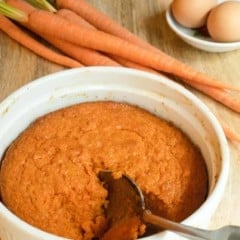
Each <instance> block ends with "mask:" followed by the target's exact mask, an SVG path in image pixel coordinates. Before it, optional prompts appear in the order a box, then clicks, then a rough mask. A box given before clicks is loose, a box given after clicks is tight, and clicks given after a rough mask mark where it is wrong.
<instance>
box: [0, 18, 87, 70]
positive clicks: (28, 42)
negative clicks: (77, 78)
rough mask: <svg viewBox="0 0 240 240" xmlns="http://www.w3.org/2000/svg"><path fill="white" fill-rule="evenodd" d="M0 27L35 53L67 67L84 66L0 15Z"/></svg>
mask: <svg viewBox="0 0 240 240" xmlns="http://www.w3.org/2000/svg"><path fill="white" fill-rule="evenodd" d="M0 29H1V30H2V31H3V32H5V33H6V34H7V35H8V36H9V37H11V38H12V39H14V40H15V41H17V42H18V43H19V44H21V45H23V46H24V47H26V48H28V49H29V50H31V51H32V52H34V53H35V54H37V55H39V56H41V57H43V58H45V59H47V60H49V61H51V62H54V63H57V64H60V65H63V66H66V67H81V66H83V65H82V64H80V63H79V62H77V61H75V60H73V59H71V58H68V57H65V56H63V55H61V54H58V53H56V52H54V51H53V50H51V49H49V48H47V47H46V46H44V45H42V44H41V43H39V42H38V41H36V40H35V39H34V38H32V37H30V36H29V35H28V34H27V33H25V32H24V31H23V30H21V29H20V28H19V27H17V26H16V25H15V24H14V23H12V22H11V21H10V20H9V19H8V18H6V17H4V16H3V15H0Z"/></svg>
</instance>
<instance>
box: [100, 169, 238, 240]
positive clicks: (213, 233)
mask: <svg viewBox="0 0 240 240" xmlns="http://www.w3.org/2000/svg"><path fill="white" fill-rule="evenodd" d="M99 178H100V180H101V181H103V182H104V183H105V185H106V188H107V189H108V200H109V205H108V207H107V209H106V211H107V212H106V214H107V217H108V218H109V219H111V222H112V224H114V223H117V222H118V221H119V220H121V219H123V218H126V217H127V216H126V215H132V214H133V212H135V214H136V215H139V216H141V218H142V220H143V221H144V222H145V223H150V224H153V225H156V226H158V227H160V228H162V229H166V230H170V231H173V232H176V233H178V234H181V235H184V236H185V237H187V238H189V239H206V240H221V239H224V240H240V227H237V226H225V227H222V228H220V229H217V230H203V229H199V228H195V227H190V226H187V225H184V224H180V223H177V222H173V221H170V220H167V219H165V218H162V217H160V216H156V215H154V214H152V213H151V212H150V211H149V210H147V209H146V205H145V199H144V195H143V193H142V191H141V189H140V188H139V186H138V185H137V184H136V182H135V181H134V180H133V179H131V178H130V177H129V176H127V175H124V174H123V175H122V177H121V178H117V179H116V178H114V177H113V172H112V171H108V170H104V171H100V173H99Z"/></svg>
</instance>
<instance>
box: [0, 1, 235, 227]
mask: <svg viewBox="0 0 240 240" xmlns="http://www.w3.org/2000/svg"><path fill="white" fill-rule="evenodd" d="M89 1H90V2H91V3H93V4H94V5H95V6H96V7H97V8H99V9H100V10H102V11H103V12H105V13H107V14H108V15H109V16H111V17H112V18H113V19H115V20H116V21H118V22H119V23H121V24H122V25H123V26H125V27H126V28H128V29H129V30H131V31H132V32H134V33H135V34H137V35H139V36H140V37H142V38H144V39H146V40H147V41H148V42H150V43H151V44H153V45H155V46H156V47H158V48H160V49H162V50H163V51H164V52H166V53H168V54H169V55H171V56H174V57H176V58H177V59H180V60H182V61H184V62H186V63H188V64H190V65H192V66H194V67H195V68H196V69H198V70H200V71H202V72H205V73H207V74H208V75H210V76H212V77H214V78H216V79H218V81H221V82H226V83H230V84H232V85H235V86H238V87H240V68H239V65H240V50H237V51H233V52H228V53H221V54H220V53H207V52H203V51H200V50H197V49H195V48H193V47H191V46H189V45H187V44H186V43H184V42H183V41H182V40H180V39H179V38H178V37H177V36H176V35H175V34H174V33H173V32H172V31H171V30H170V28H169V27H168V25H167V23H166V20H165V10H166V9H167V8H168V7H169V4H170V2H171V1H169V0H147V1H146V0H121V1H119V0H89ZM62 69H63V68H62V67H60V66H58V65H55V64H52V63H50V62H48V61H46V60H44V59H42V58H40V57H37V56H36V55H35V54H33V53H32V52H30V51H29V50H27V49H25V48H23V47H22V46H20V45H19V44H17V43H16V42H14V41H12V40H11V39H9V37H7V36H6V35H5V34H4V33H2V32H0V101H2V100H3V99H4V98H5V97H7V96H8V95H9V94H10V93H12V92H13V91H14V90H16V89H18V88H19V87H20V86H22V85H24V84H26V83H28V82H30V81H33V80H34V79H36V78H38V77H41V76H44V75H47V74H49V73H53V72H57V71H60V70H62ZM190 90H191V91H193V92H194V93H195V94H196V95H197V96H199V97H200V98H201V99H202V100H203V101H204V102H205V103H206V104H207V105H208V106H209V107H210V109H211V110H212V111H213V112H214V114H215V115H216V116H217V117H219V118H221V119H223V120H225V121H226V122H227V123H228V124H229V126H231V128H232V129H234V130H235V131H237V132H240V114H237V113H234V112H233V111H231V110H229V109H227V108H225V107H223V106H222V105H220V104H218V103H216V102H215V101H213V100H211V99H209V98H208V97H206V96H204V95H202V94H200V93H199V92H197V91H194V90H193V89H190ZM229 145H230V150H231V169H230V177H229V181H228V185H227V189H226V192H225V196H224V198H223V200H222V201H221V204H220V206H219V207H218V210H217V212H216V214H215V215H214V217H213V218H212V221H211V227H219V226H222V225H225V224H236V225H240V207H239V200H240V187H239V183H240V147H239V145H240V144H232V143H229Z"/></svg>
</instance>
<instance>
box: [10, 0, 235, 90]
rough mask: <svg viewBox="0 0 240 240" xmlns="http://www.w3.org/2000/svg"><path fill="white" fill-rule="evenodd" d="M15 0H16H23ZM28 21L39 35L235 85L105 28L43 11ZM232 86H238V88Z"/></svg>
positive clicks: (209, 81) (198, 78) (184, 75)
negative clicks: (136, 43) (216, 78)
mask: <svg viewBox="0 0 240 240" xmlns="http://www.w3.org/2000/svg"><path fill="white" fill-rule="evenodd" d="M13 2H15V3H16V2H19V1H13ZM15 7H17V8H20V9H21V6H16V5H15ZM21 10H22V9H21ZM28 24H29V26H30V27H31V28H32V29H34V30H35V31H36V32H37V33H38V34H46V35H50V34H51V35H52V36H53V37H56V38H60V39H62V40H65V41H69V42H72V43H75V44H79V45H81V46H83V47H87V48H91V49H95V50H99V51H103V52H106V53H110V54H114V55H116V56H120V57H123V58H125V59H127V60H130V61H132V62H136V63H138V64H141V65H145V66H147V67H150V68H153V69H156V70H159V71H163V72H166V73H171V74H174V75H176V76H178V77H181V78H184V79H185V80H188V81H189V82H195V83H200V84H205V85H208V86H213V87H216V88H231V86H228V85H226V84H224V83H220V82H217V81H215V80H213V79H211V78H209V77H208V76H206V75H204V74H202V73H200V72H197V71H196V70H194V69H193V68H191V67H190V66H188V65H186V64H184V63H182V62H180V61H177V60H176V59H174V58H172V57H170V56H168V55H163V54H160V53H156V52H151V51H147V50H145V49H143V48H141V47H138V46H135V45H133V44H131V43H129V42H127V41H124V40H122V39H120V38H117V37H114V36H112V35H109V34H107V33H104V32H101V31H96V30H92V29H87V28H82V27H80V26H78V25H76V24H72V23H71V22H68V21H67V20H65V19H62V18H60V17H59V16H56V15H54V14H52V13H49V12H46V11H43V10H35V11H32V12H31V13H29V22H28ZM232 88H234V89H236V88H235V87H232ZM238 90H239V89H238Z"/></svg>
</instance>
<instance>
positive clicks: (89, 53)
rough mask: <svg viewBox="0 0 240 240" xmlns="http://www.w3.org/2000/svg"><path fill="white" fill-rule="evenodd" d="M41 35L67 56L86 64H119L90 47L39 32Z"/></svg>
mask: <svg viewBox="0 0 240 240" xmlns="http://www.w3.org/2000/svg"><path fill="white" fill-rule="evenodd" d="M41 37H42V38H44V39H45V40H47V41H48V42H49V43H51V44H52V45H54V46H55V47H57V48H58V49H59V50H61V51H62V52H64V53H65V54H67V55H68V56H71V57H72V58H74V59H76V60H78V61H80V62H82V63H83V64H85V65H87V66H120V64H119V63H117V62H116V61H114V60H112V59H110V58H109V57H107V56H105V55H103V54H101V53H99V52H97V51H94V50H92V49H88V48H84V47H81V46H78V45H75V44H72V43H69V42H67V41H63V40H60V39H57V38H54V37H52V36H47V35H42V34H41Z"/></svg>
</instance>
